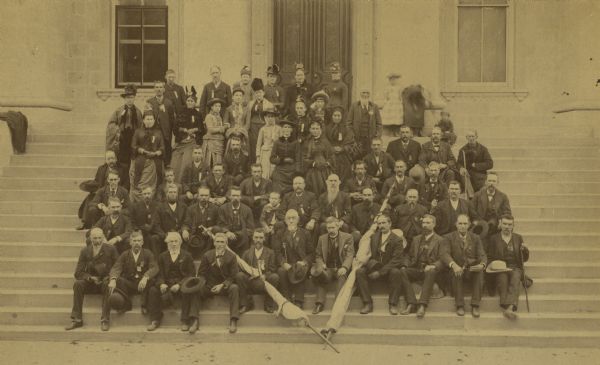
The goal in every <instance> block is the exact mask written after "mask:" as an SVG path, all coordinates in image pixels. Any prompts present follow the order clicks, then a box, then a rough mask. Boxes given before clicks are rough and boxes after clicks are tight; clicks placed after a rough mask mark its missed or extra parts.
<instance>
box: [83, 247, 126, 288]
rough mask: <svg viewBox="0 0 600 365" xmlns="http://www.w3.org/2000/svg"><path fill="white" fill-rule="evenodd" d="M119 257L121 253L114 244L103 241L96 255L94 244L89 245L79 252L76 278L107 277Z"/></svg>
mask: <svg viewBox="0 0 600 365" xmlns="http://www.w3.org/2000/svg"><path fill="white" fill-rule="evenodd" d="M118 258H119V253H118V252H117V249H116V248H115V247H114V246H111V245H109V244H106V243H103V244H102V246H101V247H100V252H99V253H98V255H96V257H94V249H93V247H92V245H88V246H86V247H84V248H82V249H81V251H80V252H79V260H77V267H76V268H75V279H77V280H87V279H88V278H89V277H90V276H97V277H99V278H100V279H102V278H105V277H107V276H108V273H109V272H110V269H111V268H112V267H113V265H114V264H115V262H116V261H117V259H118Z"/></svg>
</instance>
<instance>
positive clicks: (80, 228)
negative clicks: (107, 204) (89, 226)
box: [75, 222, 85, 231]
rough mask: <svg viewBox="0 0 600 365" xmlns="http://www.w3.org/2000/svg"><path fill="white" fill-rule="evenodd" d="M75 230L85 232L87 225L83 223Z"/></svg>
mask: <svg viewBox="0 0 600 365" xmlns="http://www.w3.org/2000/svg"><path fill="white" fill-rule="evenodd" d="M75 229H76V230H78V231H83V230H84V229H85V223H84V222H81V224H79V225H78V226H77V227H75Z"/></svg>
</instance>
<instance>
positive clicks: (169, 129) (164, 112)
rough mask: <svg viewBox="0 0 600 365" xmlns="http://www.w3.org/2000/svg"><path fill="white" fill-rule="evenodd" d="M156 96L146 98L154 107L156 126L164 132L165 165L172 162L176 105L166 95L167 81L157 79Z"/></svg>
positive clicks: (155, 85)
mask: <svg viewBox="0 0 600 365" xmlns="http://www.w3.org/2000/svg"><path fill="white" fill-rule="evenodd" d="M154 93H155V96H153V97H151V98H149V99H148V100H146V103H147V104H149V105H150V106H151V107H152V113H153V114H154V119H155V120H156V124H155V125H154V128H156V129H158V130H160V131H161V132H162V134H163V141H164V146H165V153H164V155H163V161H164V162H165V166H169V164H170V163H171V151H172V149H171V139H172V135H173V125H174V124H175V106H174V105H173V102H172V101H171V100H169V99H167V98H166V97H165V83H164V82H162V81H156V82H155V83H154Z"/></svg>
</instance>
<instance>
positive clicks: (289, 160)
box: [271, 119, 302, 195]
mask: <svg viewBox="0 0 600 365" xmlns="http://www.w3.org/2000/svg"><path fill="white" fill-rule="evenodd" d="M279 124H280V125H281V137H279V139H277V140H275V142H274V143H273V149H272V150H271V163H272V164H273V165H275V168H274V169H273V174H272V175H271V180H272V182H273V191H279V192H280V193H281V195H284V194H286V193H288V192H290V191H292V180H293V179H294V176H296V174H297V173H299V172H300V167H301V158H302V154H301V148H300V144H299V143H298V141H297V140H296V139H294V138H293V137H292V133H293V132H294V128H295V126H296V124H295V123H294V122H293V121H290V120H287V119H283V120H280V121H279Z"/></svg>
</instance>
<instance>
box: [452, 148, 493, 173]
mask: <svg viewBox="0 0 600 365" xmlns="http://www.w3.org/2000/svg"><path fill="white" fill-rule="evenodd" d="M465 158H466V160H465ZM473 164H474V166H472V165H473ZM465 165H466V166H467V170H468V171H469V173H471V172H473V171H474V172H476V173H480V174H485V173H486V172H487V171H488V170H491V169H492V168H494V160H492V156H491V155H490V152H489V151H488V149H487V148H486V147H485V146H484V145H482V144H479V143H477V144H476V145H475V147H471V146H470V145H469V144H465V145H464V146H462V148H461V149H460V150H459V151H458V166H459V167H465Z"/></svg>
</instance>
